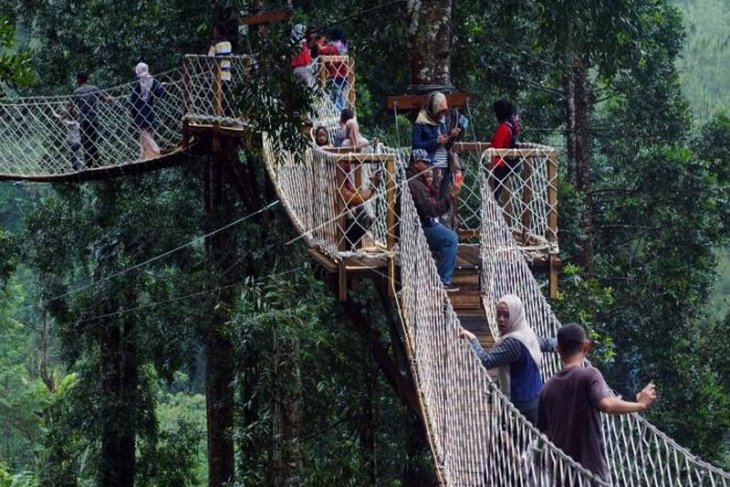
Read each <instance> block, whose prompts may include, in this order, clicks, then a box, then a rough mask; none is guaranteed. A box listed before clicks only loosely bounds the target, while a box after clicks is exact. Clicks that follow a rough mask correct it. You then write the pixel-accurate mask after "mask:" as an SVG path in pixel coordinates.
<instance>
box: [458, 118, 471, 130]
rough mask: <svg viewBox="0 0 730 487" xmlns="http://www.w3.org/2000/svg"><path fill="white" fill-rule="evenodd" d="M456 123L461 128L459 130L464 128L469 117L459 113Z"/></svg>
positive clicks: (467, 123) (467, 124)
mask: <svg viewBox="0 0 730 487" xmlns="http://www.w3.org/2000/svg"><path fill="white" fill-rule="evenodd" d="M457 125H458V126H459V127H460V128H461V130H466V128H467V127H468V126H469V119H468V118H466V117H465V116H464V115H459V122H458V123H457Z"/></svg>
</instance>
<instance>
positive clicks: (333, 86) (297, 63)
mask: <svg viewBox="0 0 730 487" xmlns="http://www.w3.org/2000/svg"><path fill="white" fill-rule="evenodd" d="M291 40H292V43H293V44H294V45H295V46H297V48H296V54H295V55H294V57H293V58H292V59H291V62H290V66H291V68H292V70H293V71H294V75H295V76H297V78H298V79H299V80H300V81H301V82H302V83H303V84H304V85H305V86H307V87H308V88H313V87H314V86H315V84H316V73H315V67H316V61H317V58H318V57H319V56H346V55H347V52H348V46H347V39H346V37H345V32H344V31H343V30H342V29H341V28H339V27H335V28H333V29H332V30H331V31H330V32H329V38H325V37H324V36H321V35H320V34H319V31H318V29H317V28H316V27H315V26H309V27H308V28H306V30H305V27H304V25H302V24H297V25H295V26H294V28H293V29H292V34H291ZM326 68H327V73H328V78H329V83H330V94H331V97H332V102H333V103H334V104H335V107H336V109H337V111H338V112H339V111H342V110H344V109H345V108H347V106H348V102H347V95H348V92H349V83H348V78H349V76H350V71H349V67H348V65H347V63H345V62H342V61H330V62H327V63H326Z"/></svg>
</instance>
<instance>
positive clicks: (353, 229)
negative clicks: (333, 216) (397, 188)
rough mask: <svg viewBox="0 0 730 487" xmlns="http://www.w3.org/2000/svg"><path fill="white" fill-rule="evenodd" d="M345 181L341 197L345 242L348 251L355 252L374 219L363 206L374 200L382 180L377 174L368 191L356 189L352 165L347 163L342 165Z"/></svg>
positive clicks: (372, 179) (372, 178)
mask: <svg viewBox="0 0 730 487" xmlns="http://www.w3.org/2000/svg"><path fill="white" fill-rule="evenodd" d="M342 172H343V173H344V181H343V182H342V184H340V195H341V196H342V199H343V200H344V202H345V206H346V215H345V241H346V243H347V247H348V250H354V249H355V248H356V247H357V244H358V243H360V240H361V239H362V237H363V236H364V235H365V233H366V232H367V231H368V229H370V227H371V226H372V224H373V220H372V218H370V216H369V215H368V213H367V211H365V208H364V207H363V205H364V204H365V202H366V201H368V200H369V199H370V198H372V197H373V196H374V195H375V193H376V192H377V191H378V187H379V186H380V182H381V180H382V178H381V175H380V172H375V173H374V174H373V175H372V176H371V177H370V185H369V187H368V188H367V189H365V190H361V189H360V188H358V187H356V185H355V183H354V181H353V176H354V174H353V170H352V165H351V164H350V163H349V162H346V163H345V164H343V165H342Z"/></svg>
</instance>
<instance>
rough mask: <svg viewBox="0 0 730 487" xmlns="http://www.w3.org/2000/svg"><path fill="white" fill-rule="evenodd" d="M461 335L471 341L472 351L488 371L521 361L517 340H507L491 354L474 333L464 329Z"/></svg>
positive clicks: (493, 349) (496, 346)
mask: <svg viewBox="0 0 730 487" xmlns="http://www.w3.org/2000/svg"><path fill="white" fill-rule="evenodd" d="M460 335H461V337H462V338H468V339H469V344H470V345H471V349H472V350H474V353H475V354H476V356H477V357H478V358H479V360H480V361H481V362H482V365H484V368H486V369H493V368H495V367H501V366H503V365H509V364H511V363H512V362H516V361H517V360H519V359H520V347H519V342H518V341H517V340H515V339H511V338H507V339H506V340H504V341H502V342H500V343H499V344H497V345H495V346H494V348H492V351H491V352H487V351H486V350H484V349H483V348H482V345H481V344H480V343H479V340H477V337H476V336H475V335H474V334H473V333H472V332H470V331H468V330H465V329H463V328H462V330H461V334H460ZM515 342H516V343H515Z"/></svg>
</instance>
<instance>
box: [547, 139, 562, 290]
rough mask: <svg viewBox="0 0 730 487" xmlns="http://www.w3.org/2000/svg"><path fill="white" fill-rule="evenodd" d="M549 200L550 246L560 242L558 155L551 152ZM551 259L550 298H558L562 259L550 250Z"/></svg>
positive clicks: (549, 161)
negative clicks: (559, 272)
mask: <svg viewBox="0 0 730 487" xmlns="http://www.w3.org/2000/svg"><path fill="white" fill-rule="evenodd" d="M547 184H548V188H547V198H548V212H549V213H548V229H547V232H548V234H547V235H546V237H547V240H548V242H550V244H555V243H557V241H558V155H557V153H556V152H555V151H551V152H550V155H549V156H548V160H547ZM548 252H549V259H550V262H549V263H550V277H549V280H548V281H549V282H548V286H549V290H550V298H551V299H555V298H557V297H558V271H559V268H560V258H559V257H558V255H556V254H554V253H552V249H549V250H548Z"/></svg>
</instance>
